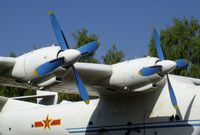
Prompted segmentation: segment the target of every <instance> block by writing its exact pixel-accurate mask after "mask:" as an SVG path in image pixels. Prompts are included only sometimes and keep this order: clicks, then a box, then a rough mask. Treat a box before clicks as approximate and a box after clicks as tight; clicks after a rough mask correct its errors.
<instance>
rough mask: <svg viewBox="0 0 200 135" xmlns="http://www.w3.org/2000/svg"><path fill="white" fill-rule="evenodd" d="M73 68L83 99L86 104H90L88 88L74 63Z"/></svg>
mask: <svg viewBox="0 0 200 135" xmlns="http://www.w3.org/2000/svg"><path fill="white" fill-rule="evenodd" d="M72 70H73V73H74V77H75V80H76V83H77V86H78V90H79V93H80V95H81V98H82V99H83V101H85V103H86V104H89V96H88V93H87V90H86V88H85V86H84V84H83V82H82V80H81V78H80V76H79V75H78V72H77V71H76V69H75V68H74V66H73V65H72Z"/></svg>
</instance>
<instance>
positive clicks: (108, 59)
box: [102, 45, 124, 65]
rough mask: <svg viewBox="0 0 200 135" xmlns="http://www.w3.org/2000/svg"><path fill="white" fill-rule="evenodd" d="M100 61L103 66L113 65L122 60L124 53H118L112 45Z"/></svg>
mask: <svg viewBox="0 0 200 135" xmlns="http://www.w3.org/2000/svg"><path fill="white" fill-rule="evenodd" d="M102 59H103V61H104V63H105V64H109V65H111V64H115V63H118V62H121V61H122V60H123V59H124V52H122V51H119V50H118V49H117V47H116V45H113V46H112V48H111V49H109V50H108V51H107V53H106V55H105V56H102Z"/></svg>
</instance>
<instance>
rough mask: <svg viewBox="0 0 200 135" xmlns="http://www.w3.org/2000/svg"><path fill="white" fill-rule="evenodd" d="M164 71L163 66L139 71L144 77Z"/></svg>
mask: <svg viewBox="0 0 200 135" xmlns="http://www.w3.org/2000/svg"><path fill="white" fill-rule="evenodd" d="M161 71H162V66H159V65H158V66H150V67H144V68H142V69H141V70H140V71H139V74H140V75H142V76H150V75H153V74H156V73H159V72H161Z"/></svg>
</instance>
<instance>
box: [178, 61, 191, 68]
mask: <svg viewBox="0 0 200 135" xmlns="http://www.w3.org/2000/svg"><path fill="white" fill-rule="evenodd" d="M175 62H176V66H177V67H179V68H183V67H187V66H188V62H187V61H186V60H185V59H179V60H176V61H175Z"/></svg>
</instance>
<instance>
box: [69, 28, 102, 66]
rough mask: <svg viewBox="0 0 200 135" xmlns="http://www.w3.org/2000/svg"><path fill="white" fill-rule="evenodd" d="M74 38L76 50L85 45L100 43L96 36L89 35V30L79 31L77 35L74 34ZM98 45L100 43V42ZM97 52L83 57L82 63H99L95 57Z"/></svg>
mask: <svg viewBox="0 0 200 135" xmlns="http://www.w3.org/2000/svg"><path fill="white" fill-rule="evenodd" d="M72 36H73V37H74V38H75V40H76V45H75V48H79V47H81V46H83V45H84V44H87V43H89V42H92V41H97V42H98V37H97V36H96V35H95V34H89V33H88V30H87V29H82V30H79V31H78V32H77V33H73V34H72ZM98 45H100V43H99V42H98ZM94 55H95V52H93V53H91V54H88V55H86V56H83V57H81V59H80V60H79V61H80V62H88V63H99V62H98V60H97V59H96V58H95V57H94Z"/></svg>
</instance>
